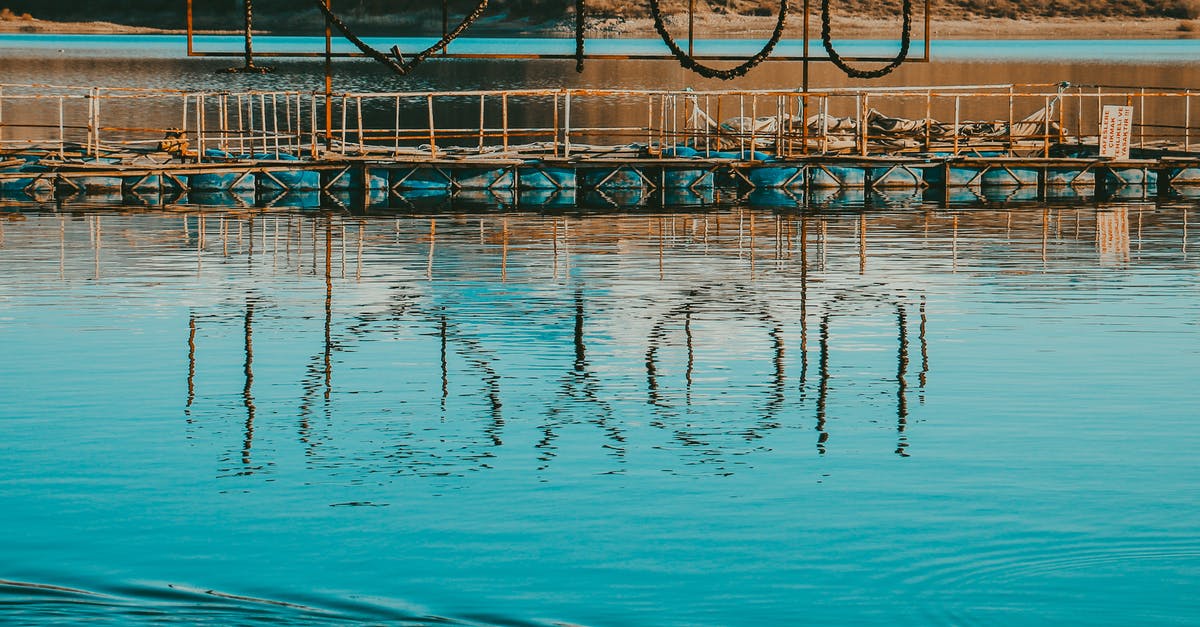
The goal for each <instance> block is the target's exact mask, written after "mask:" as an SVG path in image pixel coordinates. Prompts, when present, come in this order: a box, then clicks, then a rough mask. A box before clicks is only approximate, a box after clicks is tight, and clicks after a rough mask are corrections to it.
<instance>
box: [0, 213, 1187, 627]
mask: <svg viewBox="0 0 1200 627" xmlns="http://www.w3.org/2000/svg"><path fill="white" fill-rule="evenodd" d="M68 209H69V207H68V208H66V209H64V210H63V211H61V212H55V211H52V210H46V209H39V208H35V207H8V208H7V210H6V211H7V212H6V213H0V217H3V218H4V219H3V220H0V354H3V355H5V356H6V357H7V358H6V359H5V360H4V361H3V362H0V390H3V393H2V394H0V438H2V439H3V441H4V442H5V447H4V453H3V458H4V460H5V462H6V464H5V467H6V469H7V472H6V473H4V475H3V476H2V477H0V494H2V495H3V497H4V501H5V511H6V513H5V516H4V518H3V522H2V523H0V526H2V528H3V529H4V533H3V534H2V535H0V555H4V557H5V559H4V566H3V567H0V578H2V579H3V581H0V604H3V605H4V609H3V610H0V611H2V612H4V613H5V614H7V615H8V616H9V617H12V618H15V619H16V620H18V621H27V622H37V623H50V622H64V623H73V622H78V621H80V620H83V619H88V618H100V619H110V620H116V621H121V622H133V623H137V622H152V621H177V622H184V623H209V624H230V623H245V622H260V621H261V622H292V623H297V624H308V623H312V622H332V621H345V622H362V621H367V622H370V621H374V622H397V623H401V624H433V623H441V622H445V623H450V624H489V625H491V624H502V625H527V624H537V625H551V624H564V623H567V624H581V625H619V624H635V625H695V624H712V625H718V624H720V625H735V624H795V623H801V622H835V621H836V622H839V623H841V622H861V623H888V624H891V623H896V622H901V623H951V624H963V623H976V622H983V623H995V622H1005V623H1012V622H1022V623H1025V622H1046V623H1051V622H1053V623H1061V622H1071V623H1080V622H1085V623H1112V622H1122V623H1125V622H1149V623H1161V622H1167V621H1171V622H1188V621H1191V620H1194V618H1195V617H1196V616H1198V615H1200V613H1198V612H1200V602H1198V601H1197V597H1196V596H1195V594H1194V592H1193V590H1194V588H1195V586H1196V583H1197V581H1198V580H1200V541H1198V540H1197V537H1198V536H1197V531H1198V529H1197V524H1196V520H1197V514H1198V513H1200V512H1198V511H1197V506H1196V502H1197V498H1196V497H1197V496H1198V495H1197V494H1196V488H1195V486H1196V485H1198V480H1200V471H1198V470H1197V465H1196V464H1195V461H1194V454H1193V452H1194V451H1195V449H1196V446H1197V445H1198V444H1200V427H1198V426H1197V424H1196V422H1195V421H1194V419H1193V417H1194V413H1195V412H1194V408H1195V407H1197V405H1198V403H1197V401H1200V395H1198V393H1197V391H1196V387H1195V385H1194V381H1193V379H1194V374H1195V372H1196V371H1197V366H1200V341H1198V340H1200V335H1198V330H1197V326H1196V320H1197V314H1198V313H1200V297H1198V296H1197V294H1198V292H1197V287H1200V285H1198V283H1200V274H1198V272H1197V271H1198V269H1200V264H1198V263H1197V257H1196V250H1195V244H1194V242H1189V232H1188V228H1189V226H1188V225H1189V220H1190V219H1194V213H1195V210H1196V207H1195V206H1194V205H1193V204H1186V203H1184V204H1159V205H1156V204H1153V203H1133V204H1113V205H1104V206H1100V207H1080V208H1071V207H1066V208H1064V207H1053V206H1046V207H1042V206H1033V207H1023V208H1011V209H1009V208H1003V207H1001V208H974V209H965V210H951V209H941V208H935V207H927V206H921V205H916V206H913V207H911V208H907V209H895V210H887V211H881V212H873V213H865V214H864V213H859V212H856V211H839V212H823V213H822V212H806V213H795V212H791V213H774V212H769V211H762V210H752V209H740V208H732V209H722V210H714V211H710V212H704V213H672V212H659V211H646V212H643V213H616V212H613V213H594V214H575V213H572V214H549V213H518V212H509V213H499V214H486V215H480V214H477V213H451V212H447V213H438V214H413V213H401V214H392V215H352V214H347V213H342V214H295V213H287V212H283V211H276V212H241V213H234V212H227V213H222V212H216V211H205V212H201V211H199V210H197V209H195V208H188V207H182V208H181V210H180V211H177V212H162V211H144V210H128V212H126V213H121V212H114V211H112V210H102V211H94V212H92V211H87V210H80V211H78V212H70V211H68ZM1191 237H1193V238H1194V234H1193V235H1192V236H1191Z"/></svg>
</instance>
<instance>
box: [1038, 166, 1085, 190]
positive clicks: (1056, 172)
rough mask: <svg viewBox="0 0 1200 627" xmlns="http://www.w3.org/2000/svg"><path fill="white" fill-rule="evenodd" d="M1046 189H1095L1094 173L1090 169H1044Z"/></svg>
mask: <svg viewBox="0 0 1200 627" xmlns="http://www.w3.org/2000/svg"><path fill="white" fill-rule="evenodd" d="M1045 182H1046V187H1062V186H1068V185H1070V186H1076V187H1087V188H1091V187H1095V186H1096V173H1095V171H1093V170H1091V169H1086V170H1085V169H1083V168H1082V167H1080V168H1046V174H1045Z"/></svg>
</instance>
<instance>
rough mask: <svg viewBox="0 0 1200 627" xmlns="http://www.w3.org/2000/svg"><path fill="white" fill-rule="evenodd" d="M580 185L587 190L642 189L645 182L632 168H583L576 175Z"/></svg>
mask: <svg viewBox="0 0 1200 627" xmlns="http://www.w3.org/2000/svg"><path fill="white" fill-rule="evenodd" d="M576 176H577V178H578V180H579V183H580V185H581V186H582V187H584V188H586V189H603V190H610V189H611V190H617V189H641V188H642V186H643V185H644V184H645V182H644V181H643V180H642V176H641V175H640V174H638V173H637V172H635V171H634V170H633V169H631V168H627V167H623V166H617V167H587V168H585V167H583V166H580V167H579V168H578V170H577V174H576Z"/></svg>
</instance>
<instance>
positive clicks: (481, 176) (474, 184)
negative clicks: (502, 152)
mask: <svg viewBox="0 0 1200 627" xmlns="http://www.w3.org/2000/svg"><path fill="white" fill-rule="evenodd" d="M451 176H453V177H454V182H455V184H457V185H458V188H459V189H512V188H513V185H514V183H515V181H514V179H513V175H512V170H510V169H508V168H455V169H454V170H452V171H451Z"/></svg>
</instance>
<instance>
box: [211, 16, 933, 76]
mask: <svg viewBox="0 0 1200 627" xmlns="http://www.w3.org/2000/svg"><path fill="white" fill-rule="evenodd" d="M192 2H193V0H187V56H189V57H244V56H245V54H246V53H245V52H242V51H238V52H235V51H232V50H228V51H226V50H198V49H196V46H195V28H194V26H193V17H192V15H193V14H192ZM809 2H810V0H804V26H803V33H804V36H803V39H802V41H803V42H804V53H803V54H801V55H799V56H796V55H771V56H769V57H767V59H766V61H803V62H804V63H805V68H804V78H805V81H804V82H805V84H806V85H807V79H808V67H807V64H808V63H809V62H812V61H828V60H829V58H828V57H825V56H815V57H814V56H812V55H810V54H809V43H810V39H811V37H810V36H809V26H810V25H809V14H810V12H811V11H810V7H809ZM329 4H330V2H329V0H326V5H327V6H329ZM930 5H931V0H923V6H924V19H923V28H924V33H922V39H923V41H924V49H923V51H922V54H921V56H919V57H909V58H908V59H907V60H906V61H905V62H906V63H928V62H929V61H930V54H929V52H930V50H929V49H930V45H929V44H930V34H931V33H930V30H931V28H930V17H931V14H930ZM691 29H692V26H691V24H689V31H691ZM690 41H691V39H690V38H689V42H690ZM793 41H794V40H793ZM332 48H333V42H332V32H331V30H330V28H329V26H328V24H326V28H325V50H324V51H313V52H272V51H265V52H255V53H254V56H256V57H262V58H299V59H332V58H366V56H367V55H365V54H363V53H361V52H333V50H332ZM583 58H585V59H595V60H609V61H627V60H645V61H672V60H675V57H674V56H672V55H670V54H594V53H585V54H584V55H583ZM696 58H697V59H703V60H709V61H741V60H743V59H742V58H741V57H738V56H732V55H697V56H696ZM843 58H844V59H845V60H847V61H855V62H863V63H886V62H888V61H891V58H888V57H843ZM430 59H494V60H560V61H565V60H574V59H575V54H574V53H564V54H533V53H459V52H450V51H449V46H447V47H446V48H445V49H444V50H443V52H442V53H441V54H438V55H434V56H432V57H430Z"/></svg>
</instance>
